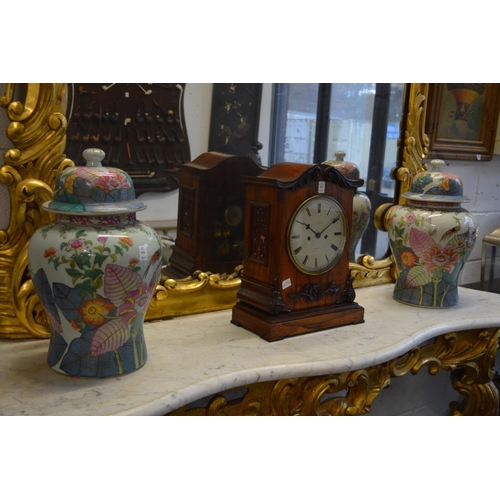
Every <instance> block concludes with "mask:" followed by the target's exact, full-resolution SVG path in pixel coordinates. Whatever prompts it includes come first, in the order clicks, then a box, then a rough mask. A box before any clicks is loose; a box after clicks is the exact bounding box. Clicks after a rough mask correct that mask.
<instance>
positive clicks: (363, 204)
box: [323, 151, 372, 262]
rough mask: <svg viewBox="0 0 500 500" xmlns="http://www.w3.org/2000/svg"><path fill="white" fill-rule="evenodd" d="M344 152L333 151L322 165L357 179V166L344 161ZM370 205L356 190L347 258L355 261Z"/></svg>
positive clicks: (366, 223) (368, 217)
mask: <svg viewBox="0 0 500 500" xmlns="http://www.w3.org/2000/svg"><path fill="white" fill-rule="evenodd" d="M344 157H345V152H344V151H335V160H327V161H325V162H323V164H324V165H330V166H333V167H335V168H336V169H337V170H339V171H340V173H341V174H342V175H343V176H344V177H347V178H348V179H359V168H358V167H357V165H356V164H354V163H351V162H350V161H344ZM371 209H372V205H371V202H370V198H368V196H367V195H366V194H365V193H361V192H356V194H355V195H354V198H353V201H352V224H351V244H350V252H349V260H350V261H351V262H355V261H356V247H357V246H358V243H359V240H360V239H361V237H362V236H363V234H364V232H365V231H366V228H367V227H368V223H369V222H370V214H371Z"/></svg>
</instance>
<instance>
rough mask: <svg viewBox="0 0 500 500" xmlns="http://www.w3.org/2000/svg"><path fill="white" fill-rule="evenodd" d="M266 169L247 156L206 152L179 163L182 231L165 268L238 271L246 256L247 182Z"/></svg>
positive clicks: (171, 271)
mask: <svg viewBox="0 0 500 500" xmlns="http://www.w3.org/2000/svg"><path fill="white" fill-rule="evenodd" d="M263 171H264V170H263V169H262V168H261V167H259V166H258V165H257V164H256V163H255V162H253V161H252V160H251V159H249V158H245V157H243V156H235V155H228V154H223V153H217V152H208V153H203V154H202V155H200V156H198V157H197V158H196V159H195V160H193V161H192V162H190V163H185V164H182V165H179V166H178V178H179V205H178V217H177V237H176V240H175V245H174V247H173V251H172V255H171V256H170V259H169V265H168V266H167V268H166V269H165V274H166V275H167V276H168V277H170V278H176V279H177V278H185V277H186V276H191V275H192V274H193V273H194V272H195V271H197V270H200V271H210V272H213V273H227V274H230V273H233V272H234V269H235V268H236V267H237V266H240V265H241V263H242V262H243V235H244V228H245V226H244V225H245V219H244V213H245V185H244V184H243V182H242V181H241V178H242V176H243V175H244V176H247V177H248V176H250V177H251V176H257V175H259V174H261V173H262V172H263Z"/></svg>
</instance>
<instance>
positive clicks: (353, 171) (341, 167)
mask: <svg viewBox="0 0 500 500" xmlns="http://www.w3.org/2000/svg"><path fill="white" fill-rule="evenodd" d="M344 157H345V152H344V151H340V150H339V151H335V160H327V161H324V162H323V165H329V166H330V167H335V168H336V169H337V170H338V171H339V172H340V173H341V174H342V175H343V176H344V177H347V179H354V180H357V179H359V168H358V166H357V165H356V164H354V163H351V162H350V161H344Z"/></svg>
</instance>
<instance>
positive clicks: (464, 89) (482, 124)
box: [426, 83, 500, 161]
mask: <svg viewBox="0 0 500 500" xmlns="http://www.w3.org/2000/svg"><path fill="white" fill-rule="evenodd" d="M428 101H429V103H428V112H427V117H426V133H427V135H428V137H429V152H428V156H427V157H428V158H429V159H434V158H439V159H441V160H468V161H470V160H473V161H475V160H478V161H490V160H491V159H492V157H493V150H494V148H495V138H496V132H497V125H498V116H499V111H500V84H498V83H432V84H429V95H428Z"/></svg>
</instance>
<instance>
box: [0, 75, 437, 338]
mask: <svg viewBox="0 0 500 500" xmlns="http://www.w3.org/2000/svg"><path fill="white" fill-rule="evenodd" d="M428 90H429V84H425V83H411V84H406V85H405V98H404V101H403V114H402V118H401V124H400V138H399V143H398V159H397V163H396V167H394V169H393V171H392V172H391V176H392V177H393V179H395V181H396V183H395V197H394V203H391V204H386V205H383V206H381V207H379V209H378V210H377V212H376V214H375V221H374V223H375V226H376V227H377V229H378V230H382V231H387V221H388V219H389V217H390V214H391V212H392V209H393V208H394V206H395V205H397V204H404V203H405V200H404V199H403V198H402V197H401V193H404V192H405V191H406V190H408V189H409V186H410V182H411V179H412V177H413V176H414V175H415V174H416V173H418V172H419V171H421V170H422V169H425V168H426V167H425V165H424V164H423V160H424V159H425V158H426V155H427V152H428V143H429V141H428V138H427V136H426V134H425V132H424V124H425V114H426V106H427V96H428ZM67 91H68V88H67V84H64V83H41V84H27V86H26V94H25V96H24V97H23V99H22V101H23V102H20V101H15V100H14V85H13V84H6V86H5V92H4V95H3V96H0V106H2V107H3V108H6V111H7V116H8V119H9V121H10V124H9V125H8V127H7V137H8V139H9V140H10V141H11V142H12V143H13V144H14V147H13V148H11V149H8V150H7V151H6V153H5V155H4V162H3V163H4V164H3V166H2V167H1V168H0V182H1V183H3V184H4V185H5V186H7V189H8V193H9V196H10V218H9V225H8V228H7V229H6V230H0V302H1V303H2V308H1V310H0V338H4V339H29V338H32V339H34V338H49V337H50V328H49V323H48V320H47V317H46V314H45V311H44V309H43V306H42V305H41V302H40V300H39V299H38V296H37V295H36V292H35V289H34V286H33V282H32V280H31V278H30V275H29V270H28V244H29V240H30V237H31V235H32V234H33V232H34V231H35V230H36V229H37V228H38V227H40V226H41V225H43V224H45V223H47V222H49V221H50V220H51V219H52V217H53V215H51V214H49V213H47V212H45V211H43V210H41V205H42V203H44V202H45V201H47V200H49V199H51V198H52V195H53V188H54V186H55V180H56V177H57V176H58V174H59V173H60V172H61V171H62V170H63V169H65V168H67V167H69V166H73V165H74V163H73V161H72V160H71V159H68V158H66V156H65V155H64V150H65V146H66V129H67V120H66V115H65V113H66V108H67V95H68V92H67ZM350 269H351V273H352V275H353V276H354V287H355V288H357V287H363V286H372V285H378V284H382V283H391V282H394V281H395V278H396V267H395V262H394V259H393V258H392V256H391V255H390V253H389V252H388V253H387V255H386V257H385V258H382V259H380V260H376V259H374V258H373V257H372V256H369V255H361V256H360V257H359V258H358V260H357V262H356V263H351V264H350ZM241 270H242V266H239V267H237V268H236V269H235V272H234V273H233V274H231V275H219V274H211V273H208V272H202V271H200V272H196V273H194V275H193V276H190V277H187V278H185V279H182V280H173V279H162V282H161V283H160V284H159V285H158V286H157V288H156V292H155V294H154V296H153V299H152V301H151V303H150V305H149V308H148V311H147V314H146V321H151V320H159V319H166V318H171V317H174V316H181V315H186V314H193V313H202V312H208V311H214V310H220V309H228V308H231V307H232V306H233V305H234V304H235V303H236V293H237V291H238V288H239V286H240V284H241V280H240V273H241Z"/></svg>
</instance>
